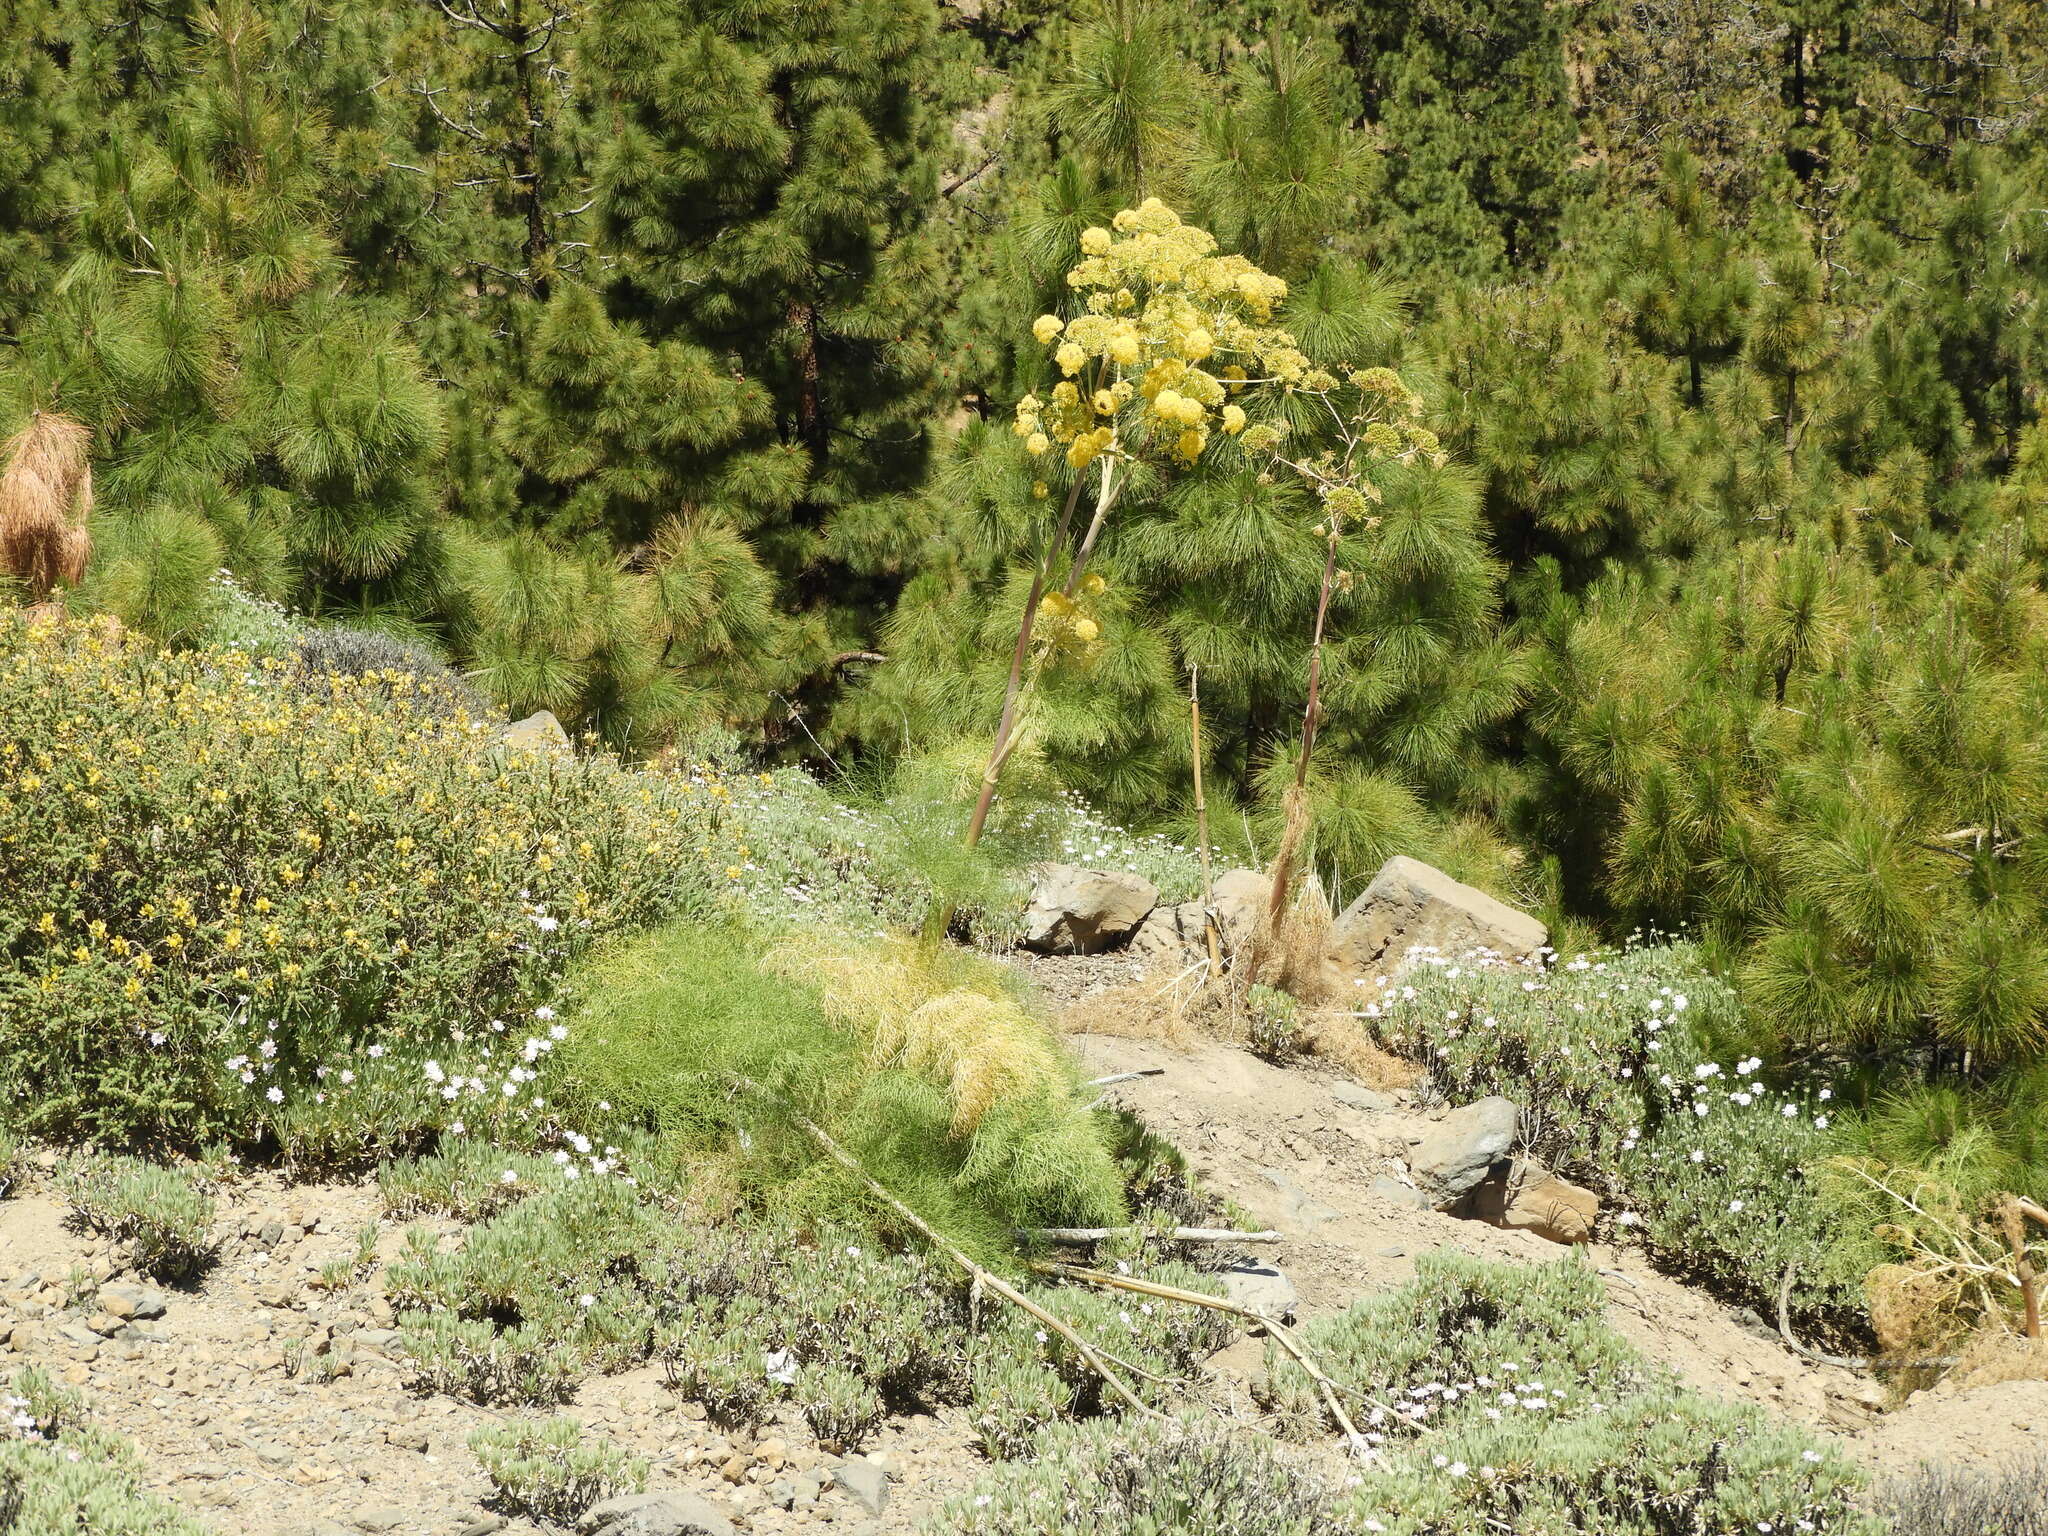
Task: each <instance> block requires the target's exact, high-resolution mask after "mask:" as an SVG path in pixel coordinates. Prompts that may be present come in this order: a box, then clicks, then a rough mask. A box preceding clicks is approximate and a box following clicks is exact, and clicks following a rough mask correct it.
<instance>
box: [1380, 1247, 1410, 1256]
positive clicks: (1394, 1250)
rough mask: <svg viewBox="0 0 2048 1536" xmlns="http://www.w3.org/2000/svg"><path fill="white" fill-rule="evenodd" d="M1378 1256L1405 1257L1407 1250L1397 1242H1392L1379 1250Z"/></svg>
mask: <svg viewBox="0 0 2048 1536" xmlns="http://www.w3.org/2000/svg"><path fill="white" fill-rule="evenodd" d="M1380 1257H1381V1258H1383V1259H1405V1258H1407V1257H1408V1250H1407V1249H1406V1248H1403V1247H1402V1246H1401V1245H1400V1244H1399V1243H1393V1244H1390V1245H1389V1246H1387V1247H1385V1248H1382V1249H1381V1250H1380Z"/></svg>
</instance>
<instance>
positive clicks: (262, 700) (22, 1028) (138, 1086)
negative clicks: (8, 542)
mask: <svg viewBox="0 0 2048 1536" xmlns="http://www.w3.org/2000/svg"><path fill="white" fill-rule="evenodd" d="M434 686H435V685H432V684H422V683H420V682H418V681H417V680H415V679H413V678H411V677H409V676H407V675H405V674H399V673H390V674H385V675H381V676H369V677H361V676H348V675H316V676H313V677H311V678H307V677H305V676H304V675H303V674H300V675H298V676H297V677H296V678H295V677H294V675H293V674H291V673H289V672H288V671H287V670H286V669H285V668H284V667H283V666H282V664H279V663H275V662H272V663H267V664H266V663H258V662H252V661H251V660H250V658H249V657H247V656H246V655H243V654H240V653H237V652H233V651H199V652H193V653H189V654H183V655H169V654H164V653H161V652H159V651H157V650H156V649H155V647H154V646H153V645H150V644H146V643H140V642H137V641H135V640H133V639H130V638H126V637H119V636H115V635H111V634H109V633H108V632H107V631H106V630H103V629H101V628H98V627H96V626H90V625H83V624H71V623H61V622H52V621H49V620H36V621H30V620H27V619H24V618H23V617H21V616H19V615H8V614H4V613H0V1120H5V1121H8V1122H10V1123H13V1124H15V1125H16V1126H17V1127H19V1128H21V1129H26V1130H29V1131H34V1132H46V1133H51V1134H67V1135H79V1134H82V1135H86V1136H90V1137H93V1138H97V1139H100V1140H104V1141H113V1142H119V1141H127V1140H130V1139H134V1138H149V1139H168V1140H174V1141H186V1142H189V1141H199V1140H205V1139H209V1138H215V1137H226V1138H231V1139H237V1140H254V1139H259V1138H263V1137H266V1136H273V1135H274V1136H276V1137H278V1138H280V1139H281V1140H284V1141H286V1142H287V1143H288V1144H289V1143H290V1142H291V1141H292V1140H293V1139H295V1138H296V1139H297V1140H298V1141H299V1142H300V1143H302V1144H303V1143H305V1142H307V1141H308V1140H310V1141H312V1142H314V1143H317V1144H319V1145H321V1146H324V1147H327V1148H329V1149H330V1150H334V1151H346V1150H348V1147H347V1145H346V1144H347V1143H348V1141H349V1140H350V1138H355V1139H356V1140H358V1141H367V1140H370V1139H373V1138H374V1139H377V1140H381V1141H383V1142H385V1143H387V1144H392V1143H396V1144H404V1143H406V1142H408V1141H411V1140H415V1139H417V1138H419V1137H420V1136H422V1135H423V1134H425V1133H426V1132H427V1131H428V1130H430V1129H432V1128H433V1127H435V1126H438V1125H441V1124H447V1123H452V1122H454V1121H457V1120H460V1119H462V1118H464V1117H467V1118H468V1119H469V1120H470V1121H471V1122H472V1123H473V1124H475V1125H478V1126H481V1125H482V1124H484V1123H486V1122H487V1121H489V1120H491V1119H495V1118H502V1117H504V1116H506V1115H530V1116H539V1115H544V1114H545V1113H546V1106H545V1104H544V1103H540V1102H536V1100H535V1097H534V1096H535V1094H536V1093H537V1092H538V1087H537V1083H536V1078H537V1071H536V1066H535V1063H536V1060H537V1058H539V1057H540V1056H543V1055H545V1054H546V1051H547V1050H548V1049H549V1048H551V1045H552V1039H551V1036H550V1031H549V1028H548V1027H547V1025H546V1023H545V1021H544V1020H541V1021H538V1022H537V1021H536V1010H540V1011H543V1012H544V1011H545V1009H546V1007H547V1005H548V1001H549V999H550V998H551V997H552V996H553V993H554V990H555V987H556V984H557V978H558V977H559V975H560V973H561V969H562V966H563V964H564V962H565V961H566V960H568V959H570V958H571V957H572V956H573V955H574V954H575V953H577V952H578V951H579V950H581V949H583V948H585V947H586V946H587V945H588V944H589V943H590V942H591V941H592V940H593V939H595V938H597V937H599V936H602V935H604V934H607V933H610V932H614V931H618V930H621V929H625V928H631V927H637V926H640V925H643V924H646V923H649V922H653V921H656V920H659V919H662V918H665V917H668V916H670V915H673V914H676V913H678V912H689V911H695V910H709V909H711V908H712V907H713V906H714V905H715V904H717V903H720V902H722V901H726V900H730V899H732V886H733V882H731V881H730V880H728V878H727V877H726V876H725V875H724V874H723V873H721V872H722V871H723V870H724V869H725V868H726V867H727V866H729V865H735V864H745V863H747V862H748V861H747V856H746V852H745V850H744V848H743V847H741V846H740V839H739V837H738V836H737V834H736V831H735V828H734V816H733V811H732V806H731V802H732V794H731V791H730V789H729V788H728V787H727V785H726V784H725V782H724V781H723V779H722V777H721V776H719V775H716V774H707V773H705V772H703V771H699V770H691V769H681V768H679V769H675V770H651V771H641V770H633V769H628V768H625V767H622V766H621V765H619V764H618V763H616V762H615V761H613V760H611V759H609V758H603V757H593V758H581V759H579V758H571V757H568V756H564V755H557V754H553V753H548V752H529V751H516V750H509V749H506V748H504V747H502V746H500V745H498V744H497V730H496V727H495V726H494V725H486V724H484V723H482V722H477V721H472V720H471V719H470V718H469V717H468V716H467V715H466V714H465V713H464V712H463V711H462V709H461V708H460V707H459V704H458V703H455V702H453V701H451V700H449V699H445V698H438V697H437V698H433V699H428V698H426V697H424V696H423V690H429V689H431V688H433V687H434ZM358 1150H361V1148H358Z"/></svg>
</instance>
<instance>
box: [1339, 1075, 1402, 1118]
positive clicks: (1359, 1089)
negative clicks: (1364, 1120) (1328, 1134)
mask: <svg viewBox="0 0 2048 1536" xmlns="http://www.w3.org/2000/svg"><path fill="white" fill-rule="evenodd" d="M1330 1097H1331V1098H1333V1099H1335V1100H1336V1101H1337V1102H1338V1103H1339V1104H1349V1105H1350V1106H1351V1107H1352V1108H1353V1109H1362V1110H1364V1111H1365V1112H1366V1113H1367V1114H1371V1115H1379V1114H1385V1113H1386V1112H1387V1111H1388V1110H1390V1109H1392V1108H1393V1107H1394V1096H1393V1095H1392V1094H1391V1093H1381V1092H1380V1091H1379V1090H1378V1089H1376V1088H1368V1087H1366V1086H1365V1084H1363V1083H1352V1082H1343V1081H1339V1082H1334V1083H1332V1084H1330Z"/></svg>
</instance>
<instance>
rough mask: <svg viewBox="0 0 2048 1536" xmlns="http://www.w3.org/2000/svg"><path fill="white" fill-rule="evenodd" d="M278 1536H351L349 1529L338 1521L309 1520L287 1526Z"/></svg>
mask: <svg viewBox="0 0 2048 1536" xmlns="http://www.w3.org/2000/svg"><path fill="white" fill-rule="evenodd" d="M278 1536H349V1528H348V1527H347V1526H345V1525H343V1524H341V1523H340V1522H339V1521H337V1520H308V1521H306V1522H305V1524H303V1525H288V1526H286V1527H285V1528H284V1529H283V1530H282V1531H280V1532H278Z"/></svg>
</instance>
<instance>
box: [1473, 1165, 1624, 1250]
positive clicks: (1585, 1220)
mask: <svg viewBox="0 0 2048 1536" xmlns="http://www.w3.org/2000/svg"><path fill="white" fill-rule="evenodd" d="M1458 1214H1459V1215H1470V1216H1473V1217H1476V1218H1477V1219H1478V1220H1480V1221H1490V1222H1492V1223H1493V1224H1494V1225H1495V1226H1497V1227H1507V1228H1509V1229H1511V1230H1513V1231H1517V1232H1534V1233H1535V1234H1536V1235H1537V1236H1538V1237H1541V1238H1547V1239H1548V1240H1549V1241H1551V1242H1553V1243H1585V1242H1590V1241H1592V1238H1593V1227H1594V1224H1595V1223H1597V1222H1598V1221H1599V1219H1600V1197H1599V1196H1598V1195H1596V1194H1594V1193H1593V1192H1592V1191H1591V1190H1590V1189H1583V1188H1581V1187H1580V1186H1579V1185H1577V1184H1574V1183H1572V1182H1571V1181H1570V1180H1569V1179H1561V1178H1559V1177H1558V1176H1557V1175H1556V1174H1554V1173H1552V1172H1551V1171H1550V1170H1549V1169H1548V1168H1545V1167H1544V1166H1543V1165H1542V1164H1541V1163H1539V1162H1536V1161H1535V1160H1534V1159H1531V1158H1516V1159H1515V1160H1514V1161H1513V1162H1512V1163H1510V1164H1509V1165H1508V1167H1507V1170H1506V1171H1505V1173H1502V1174H1500V1175H1499V1176H1497V1177H1494V1178H1489V1179H1488V1180H1486V1182H1485V1183H1483V1184H1481V1185H1479V1187H1478V1188H1476V1189H1474V1190H1473V1191H1472V1193H1471V1194H1470V1195H1468V1196H1467V1197H1466V1199H1465V1201H1464V1203H1463V1204H1462V1205H1461V1206H1460V1207H1459V1209H1458Z"/></svg>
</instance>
